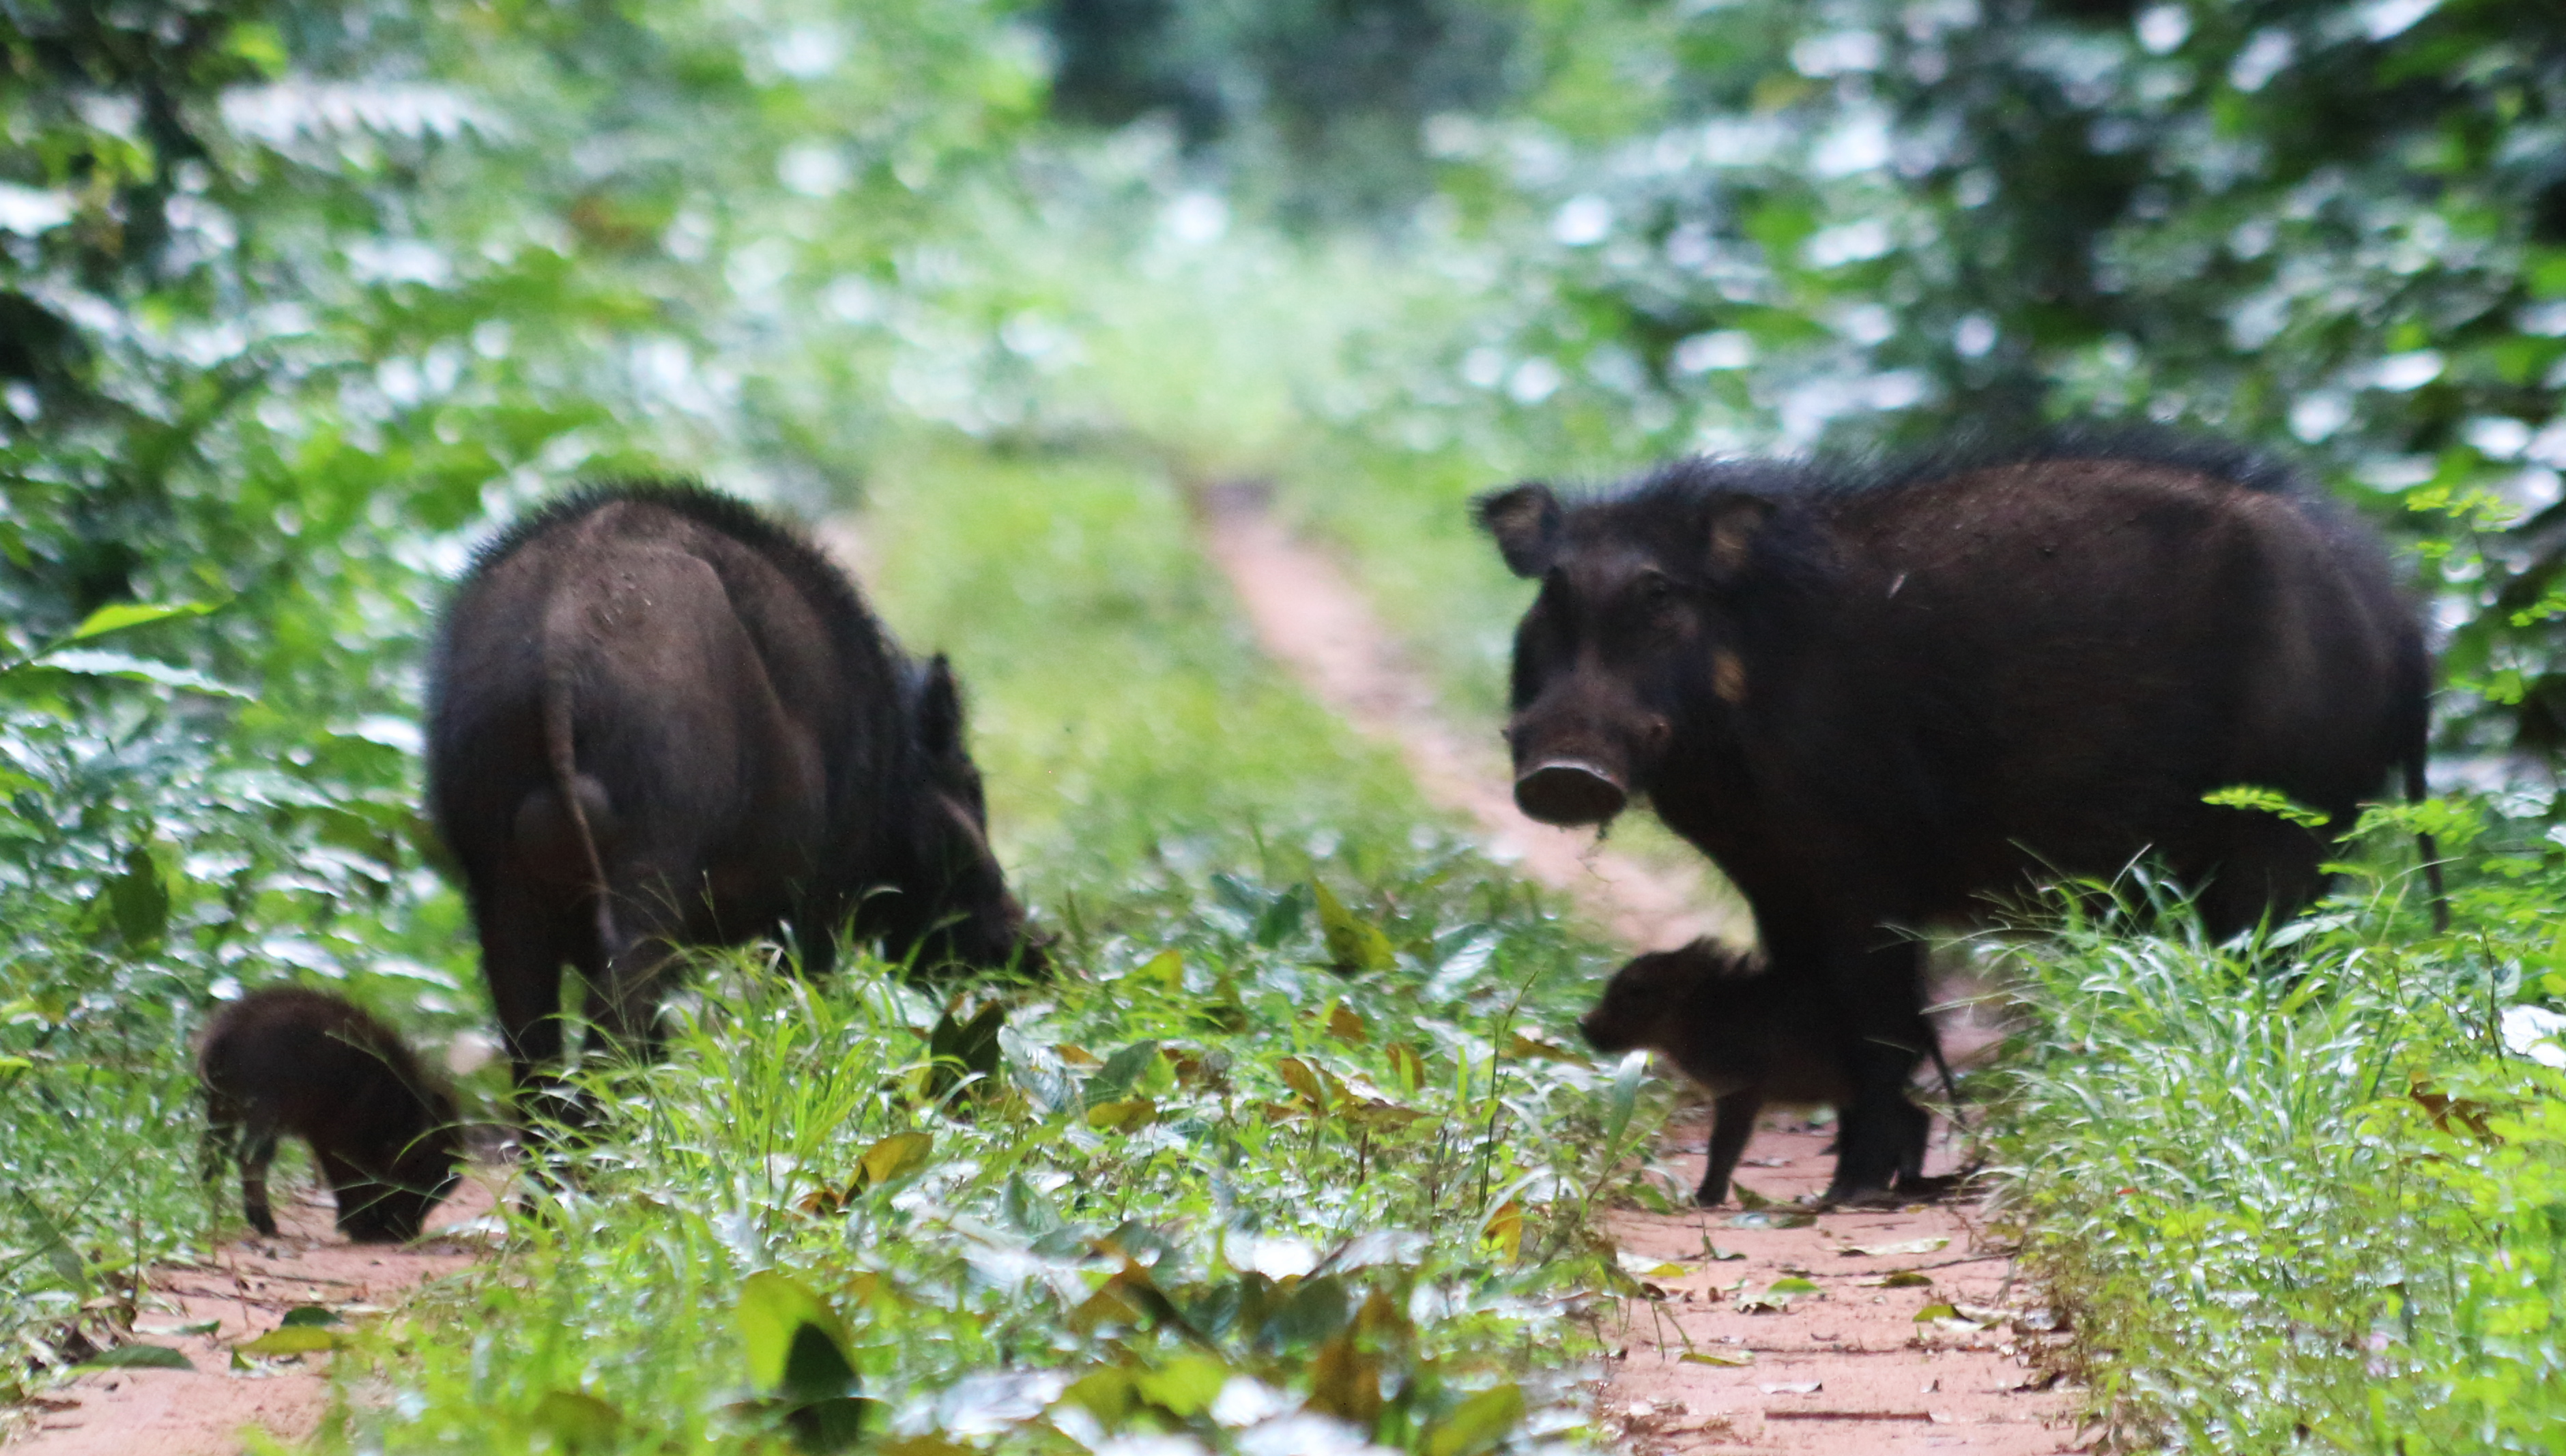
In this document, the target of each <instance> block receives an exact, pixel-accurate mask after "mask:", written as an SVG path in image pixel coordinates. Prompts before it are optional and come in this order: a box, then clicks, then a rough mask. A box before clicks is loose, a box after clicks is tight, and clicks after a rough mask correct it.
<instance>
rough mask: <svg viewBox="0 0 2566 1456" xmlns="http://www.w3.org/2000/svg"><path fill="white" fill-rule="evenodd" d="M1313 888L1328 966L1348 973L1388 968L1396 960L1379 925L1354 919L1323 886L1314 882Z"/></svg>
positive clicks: (1388, 938) (1396, 957) (1352, 914)
mask: <svg viewBox="0 0 2566 1456" xmlns="http://www.w3.org/2000/svg"><path fill="white" fill-rule="evenodd" d="M1313 891H1314V893H1315V894H1316V896H1317V899H1318V905H1319V933H1320V936H1321V938H1322V939H1323V940H1325V941H1326V943H1327V947H1328V961H1329V964H1330V965H1332V966H1334V967H1335V968H1336V969H1337V970H1339V971H1341V972H1344V973H1346V974H1349V975H1352V974H1355V973H1357V972H1361V971H1381V970H1388V969H1389V968H1390V967H1391V966H1392V965H1393V964H1394V963H1395V962H1396V961H1397V960H1398V955H1397V953H1396V952H1394V951H1393V950H1392V949H1391V944H1390V937H1389V936H1386V935H1384V934H1382V933H1381V929H1380V927H1378V926H1376V925H1374V924H1372V923H1371V922H1370V921H1368V920H1362V919H1358V918H1356V916H1355V915H1354V913H1353V912H1352V911H1350V910H1348V909H1347V908H1346V907H1345V906H1344V904H1342V903H1340V902H1339V901H1338V899H1337V897H1336V895H1335V894H1334V893H1332V892H1330V890H1329V889H1328V887H1327V886H1326V885H1324V884H1320V885H1314V886H1313Z"/></svg>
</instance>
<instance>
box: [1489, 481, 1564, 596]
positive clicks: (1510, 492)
mask: <svg viewBox="0 0 2566 1456" xmlns="http://www.w3.org/2000/svg"><path fill="white" fill-rule="evenodd" d="M1470 513H1471V514H1472V515H1474V516H1476V517H1478V520H1479V527H1480V529H1481V530H1484V531H1486V532H1487V533H1488V534H1489V535H1490V536H1493V537H1495V538H1496V539H1497V554H1498V555H1500V556H1503V557H1504V558H1505V559H1506V570H1508V571H1510V572H1513V573H1514V574H1515V575H1516V576H1518V577H1538V576H1541V575H1542V574H1543V573H1545V572H1547V571H1549V570H1550V567H1551V563H1552V562H1553V561H1555V560H1557V558H1558V556H1559V516H1560V512H1559V497H1557V496H1555V495H1552V494H1551V493H1550V487H1549V486H1546V485H1543V484H1542V483H1540V482H1539V481H1526V482H1524V483H1523V484H1521V485H1517V486H1510V487H1508V488H1506V489H1504V490H1492V491H1490V492H1488V493H1487V494H1486V495H1483V496H1481V497H1479V498H1478V499H1477V500H1475V501H1472V502H1471V503H1470Z"/></svg>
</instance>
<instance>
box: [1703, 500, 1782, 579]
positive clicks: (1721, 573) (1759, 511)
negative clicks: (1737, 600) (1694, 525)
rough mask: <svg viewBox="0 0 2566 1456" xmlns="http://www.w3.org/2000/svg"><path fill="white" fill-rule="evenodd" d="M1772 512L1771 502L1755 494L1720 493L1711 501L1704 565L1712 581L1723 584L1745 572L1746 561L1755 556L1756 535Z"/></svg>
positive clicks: (1762, 528)
mask: <svg viewBox="0 0 2566 1456" xmlns="http://www.w3.org/2000/svg"><path fill="white" fill-rule="evenodd" d="M1772 515H1773V503H1772V502H1771V501H1768V500H1764V499H1762V498H1760V497H1757V496H1751V495H1732V496H1721V497H1719V498H1717V499H1716V500H1714V501H1712V502H1711V506H1710V520H1709V522H1708V525H1707V528H1706V530H1705V532H1704V534H1705V535H1706V536H1707V537H1708V540H1706V541H1705V542H1704V543H1703V545H1704V546H1705V548H1707V549H1706V551H1705V553H1704V557H1703V565H1704V566H1705V567H1706V568H1707V569H1708V575H1709V577H1710V580H1711V581H1712V582H1714V583H1716V584H1718V585H1721V586H1726V585H1727V584H1728V583H1731V582H1734V581H1736V580H1737V579H1738V578H1739V577H1742V576H1744V575H1745V574H1746V564H1747V563H1748V562H1750V561H1752V560H1753V559H1754V557H1755V538H1756V537H1757V536H1758V535H1760V534H1761V533H1762V532H1763V530H1764V523H1765V522H1766V521H1767V520H1769V519H1771V517H1772Z"/></svg>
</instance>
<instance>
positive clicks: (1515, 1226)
mask: <svg viewBox="0 0 2566 1456" xmlns="http://www.w3.org/2000/svg"><path fill="white" fill-rule="evenodd" d="M1481 1232H1482V1233H1484V1234H1485V1235H1486V1236H1487V1237H1488V1238H1490V1239H1493V1240H1495V1241H1496V1245H1497V1250H1498V1252H1499V1253H1502V1254H1504V1255H1505V1256H1506V1258H1508V1259H1510V1260H1511V1259H1518V1258H1521V1257H1522V1256H1523V1236H1524V1211H1523V1204H1521V1203H1520V1202H1518V1201H1516V1200H1515V1199H1512V1198H1509V1199H1507V1200H1506V1201H1505V1202H1503V1203H1500V1204H1498V1205H1497V1211H1496V1212H1494V1213H1492V1214H1489V1215H1488V1221H1487V1222H1486V1223H1485V1224H1483V1225H1481Z"/></svg>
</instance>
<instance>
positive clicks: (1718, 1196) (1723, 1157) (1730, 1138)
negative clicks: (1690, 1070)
mask: <svg viewBox="0 0 2566 1456" xmlns="http://www.w3.org/2000/svg"><path fill="white" fill-rule="evenodd" d="M1762 1110H1764V1093H1763V1092H1760V1091H1758V1090H1756V1089H1754V1088H1747V1089H1745V1090H1744V1091H1742V1092H1730V1093H1729V1094H1728V1095H1726V1096H1724V1097H1721V1098H1719V1099H1718V1100H1716V1101H1714V1102H1712V1103H1711V1104H1710V1160H1709V1161H1708V1162H1706V1163H1704V1164H1703V1165H1702V1170H1701V1187H1700V1188H1699V1189H1698V1190H1696V1191H1695V1192H1694V1193H1693V1195H1692V1201H1693V1202H1695V1203H1698V1204H1700V1205H1701V1206H1702V1207H1704V1208H1716V1207H1718V1206H1719V1205H1720V1204H1722V1203H1724V1202H1726V1201H1728V1175H1729V1174H1730V1173H1732V1172H1735V1171H1736V1170H1737V1157H1738V1154H1740V1153H1742V1152H1744V1151H1746V1139H1747V1138H1749V1137H1752V1136H1754V1135H1755V1114H1756V1113H1758V1112H1760V1111H1762Z"/></svg>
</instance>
